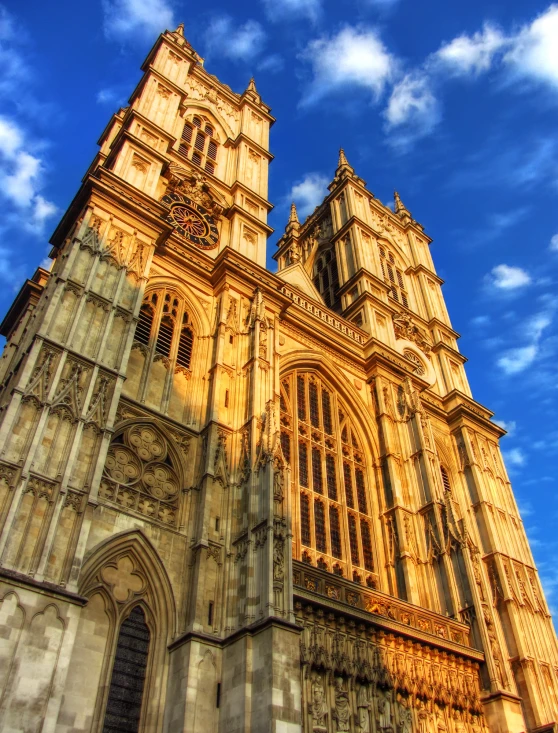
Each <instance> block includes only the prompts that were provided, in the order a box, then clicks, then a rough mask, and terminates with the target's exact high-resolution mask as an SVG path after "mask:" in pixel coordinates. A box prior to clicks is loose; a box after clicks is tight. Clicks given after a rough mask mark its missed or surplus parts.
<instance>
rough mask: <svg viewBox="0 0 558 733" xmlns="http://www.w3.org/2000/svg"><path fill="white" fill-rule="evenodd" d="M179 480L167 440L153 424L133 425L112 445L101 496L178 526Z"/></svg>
mask: <svg viewBox="0 0 558 733" xmlns="http://www.w3.org/2000/svg"><path fill="white" fill-rule="evenodd" d="M179 489H180V480H179V478H178V474H177V472H176V469H175V467H174V466H173V463H172V459H171V457H170V455H169V450H168V445H167V442H166V440H165V438H164V437H163V436H162V435H161V433H159V431H158V430H157V429H156V428H155V427H154V426H152V425H131V426H129V427H128V428H127V429H126V430H125V431H124V432H123V433H121V434H120V435H118V436H117V437H116V438H115V439H114V440H113V442H112V443H111V445H110V447H109V450H108V453H107V458H106V462H105V468H104V471H103V478H102V479H101V487H100V489H99V494H100V496H101V498H103V499H105V500H107V501H110V502H114V503H116V504H117V505H119V506H120V507H122V508H124V509H132V510H134V511H137V512H139V513H141V514H143V515H145V516H147V517H149V518H151V519H155V520H158V521H161V522H163V523H164V524H175V522H176V514H177V511H176V510H177V506H178V497H179Z"/></svg>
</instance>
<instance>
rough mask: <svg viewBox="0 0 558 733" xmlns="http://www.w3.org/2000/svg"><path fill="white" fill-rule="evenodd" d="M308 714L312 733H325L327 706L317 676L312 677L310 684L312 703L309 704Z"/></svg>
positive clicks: (321, 685) (322, 688)
mask: <svg viewBox="0 0 558 733" xmlns="http://www.w3.org/2000/svg"><path fill="white" fill-rule="evenodd" d="M310 713H311V714H312V731H313V733H326V732H327V727H326V719H327V705H326V701H325V693H324V686H323V684H322V680H321V679H320V677H319V676H318V675H316V676H315V677H314V681H313V682H312V702H311V703H310Z"/></svg>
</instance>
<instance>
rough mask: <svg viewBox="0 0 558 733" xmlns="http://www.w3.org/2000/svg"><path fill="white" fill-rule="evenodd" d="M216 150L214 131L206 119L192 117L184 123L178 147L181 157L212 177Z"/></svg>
mask: <svg viewBox="0 0 558 733" xmlns="http://www.w3.org/2000/svg"><path fill="white" fill-rule="evenodd" d="M218 149H219V143H218V142H217V139H216V137H215V129H214V127H213V125H212V124H211V123H210V122H209V120H208V119H207V118H206V117H202V116H201V115H194V116H193V117H192V118H191V119H188V120H186V121H185V122H184V127H183V128H182V135H181V139H180V145H179V147H178V152H179V153H180V154H181V155H183V156H184V157H185V158H188V159H189V160H191V161H192V163H194V164H195V165H198V166H200V168H204V169H205V170H206V171H207V172H208V173H211V174H212V175H213V174H214V173H215V166H216V164H217V153H218Z"/></svg>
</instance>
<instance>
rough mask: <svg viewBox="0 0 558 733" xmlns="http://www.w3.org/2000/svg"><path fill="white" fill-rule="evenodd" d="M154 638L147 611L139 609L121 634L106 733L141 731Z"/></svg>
mask: <svg viewBox="0 0 558 733" xmlns="http://www.w3.org/2000/svg"><path fill="white" fill-rule="evenodd" d="M150 637H151V634H150V633H149V628H148V627H147V624H146V623H145V615H144V613H143V610H142V609H141V608H140V606H136V607H135V608H134V609H133V611H132V613H131V614H130V615H129V616H128V618H127V619H126V620H125V621H124V622H123V623H122V626H121V627H120V633H119V634H118V643H117V645H116V654H115V657H114V666H113V668H112V677H111V680H110V687H109V692H108V700H107V707H106V712H105V720H104V723H103V733H122V731H126V733H137V731H138V730H139V727H140V717H141V707H142V700H143V688H144V684H145V673H146V670H147V658H148V655H149V642H150Z"/></svg>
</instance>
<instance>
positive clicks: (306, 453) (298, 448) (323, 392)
mask: <svg viewBox="0 0 558 733" xmlns="http://www.w3.org/2000/svg"><path fill="white" fill-rule="evenodd" d="M280 409H281V446H282V447H283V455H284V456H285V458H286V460H287V461H288V462H289V464H290V469H291V479H292V481H293V486H294V490H295V492H297V493H298V497H299V498H298V499H297V500H296V502H295V504H294V506H295V507H296V508H297V511H296V512H295V528H294V531H295V537H296V539H295V540H294V548H293V556H294V557H295V558H296V559H299V560H302V559H304V561H305V562H308V563H310V564H312V565H314V566H316V567H318V568H321V569H322V570H328V571H329V572H331V573H335V574H337V575H340V574H341V575H343V576H344V577H345V578H349V579H354V578H357V579H358V580H357V581H355V582H368V581H369V580H370V578H371V576H370V575H367V573H370V572H374V544H373V542H374V535H373V529H372V528H373V522H372V517H371V516H370V514H369V512H370V511H371V506H372V505H371V499H370V494H369V489H370V487H369V481H370V474H369V473H368V471H367V465H366V459H365V454H364V450H363V448H364V447H363V445H362V442H361V438H360V435H359V433H358V432H357V430H356V428H355V425H354V423H353V421H352V420H351V418H350V417H349V412H348V410H347V409H346V407H345V405H343V404H342V402H341V401H340V399H339V396H338V394H337V393H336V391H335V390H334V389H332V387H331V386H330V385H329V384H327V383H326V382H325V380H323V378H322V377H321V376H320V375H319V374H317V373H314V372H310V371H302V370H301V371H297V370H295V371H294V372H292V373H290V374H289V375H287V376H285V377H283V378H282V380H281V396H280ZM291 446H293V447H294V449H292V448H291ZM287 454H288V457H287ZM303 555H304V558H303Z"/></svg>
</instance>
